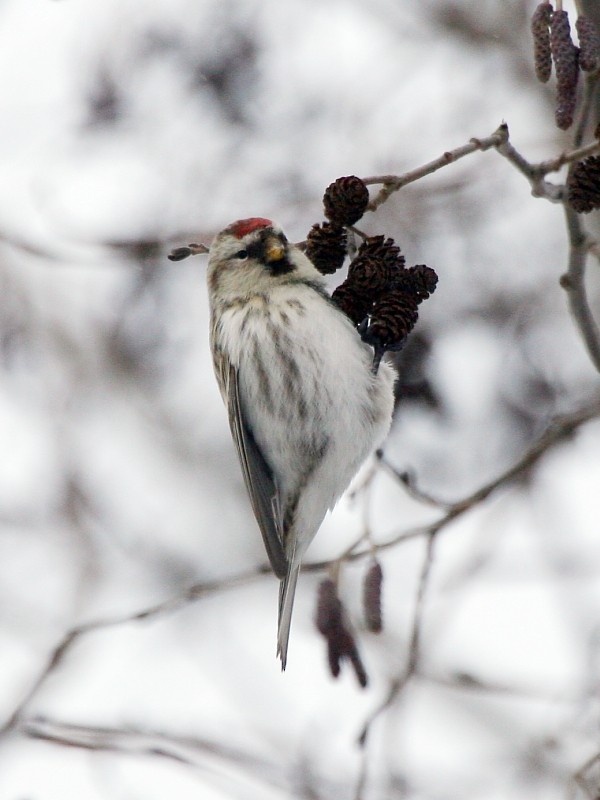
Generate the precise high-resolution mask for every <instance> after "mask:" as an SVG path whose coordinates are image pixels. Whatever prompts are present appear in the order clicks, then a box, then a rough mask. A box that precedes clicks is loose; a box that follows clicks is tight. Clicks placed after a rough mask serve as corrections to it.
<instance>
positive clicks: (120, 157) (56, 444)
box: [0, 0, 600, 800]
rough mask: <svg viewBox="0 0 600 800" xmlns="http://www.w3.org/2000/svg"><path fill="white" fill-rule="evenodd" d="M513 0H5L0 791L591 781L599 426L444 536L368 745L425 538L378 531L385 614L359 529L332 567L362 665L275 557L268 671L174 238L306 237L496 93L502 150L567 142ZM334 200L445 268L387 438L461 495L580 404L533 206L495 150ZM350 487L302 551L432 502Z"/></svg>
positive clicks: (571, 349) (221, 434)
mask: <svg viewBox="0 0 600 800" xmlns="http://www.w3.org/2000/svg"><path fill="white" fill-rule="evenodd" d="M565 7H566V8H568V9H569V11H570V13H572V14H573V13H574V8H573V7H571V6H570V5H568V4H566V6H565ZM531 11H532V5H531V4H529V3H524V2H520V1H517V0H515V1H514V2H513V1H511V0H504V2H481V1H480V2H471V1H470V0H463V2H460V1H458V0H457V2H441V0H428V1H427V2H423V0H405V2H402V3H398V2H394V0H362V1H361V2H358V0H337V2H336V1H335V0H288V2H285V3H281V2H278V1H277V0H263V2H259V1H258V0H256V1H255V2H253V1H252V0H242V1H241V2H240V1H239V0H237V2H236V0H196V2H193V1H192V0H146V2H144V3H140V2H139V1H136V0H118V2H117V0H82V2H78V3H77V2H74V0H60V1H56V2H52V0H4V2H3V3H2V4H1V6H0V76H1V77H0V84H1V90H0V108H1V110H2V121H3V122H2V125H1V126H0V286H1V289H0V369H1V381H0V452H1V454H2V456H1V458H0V653H1V658H0V717H1V720H2V726H3V727H2V736H1V737H0V800H109V799H110V800H112V799H113V798H118V799H120V798H123V799H124V798H127V799H128V800H137V798H139V799H140V800H142V799H143V800H164V798H167V797H169V798H171V797H173V798H175V797H176V798H178V800H187V798H190V800H191V798H198V797H201V798H203V800H213V799H214V800H225V799H226V798H227V799H229V798H265V799H266V800H270V799H271V798H273V800H278V799H279V798H289V797H292V798H314V799H315V800H316V799H318V800H329V799H330V798H331V800H333V798H336V800H340V799H345V798H348V800H351V798H355V797H362V798H364V800H384V798H432V799H433V798H435V799H436V800H455V799H456V800H458V799H459V798H460V799H461V800H462V799H463V798H481V797H485V798H487V800H495V798H498V800H500V798H502V799H503V800H511V799H512V798H524V797H527V798H528V799H529V800H530V799H531V798H538V797H539V798H544V800H553V799H554V798H576V797H584V796H585V795H584V794H583V793H582V792H581V789H580V788H577V785H576V783H575V782H574V780H573V775H574V774H575V773H576V772H577V770H579V769H580V768H581V767H582V766H583V765H584V764H585V762H586V760H587V759H590V758H592V757H593V756H594V755H595V754H596V753H597V752H598V751H599V750H600V693H599V681H598V669H599V666H600V580H599V578H600V549H599V548H598V534H599V532H600V531H599V528H598V524H599V523H598V521H599V518H600V491H599V489H600V422H598V421H597V420H596V421H591V422H589V423H588V424H586V425H582V426H581V427H580V428H579V429H578V430H577V432H576V433H575V434H574V436H573V437H570V438H568V439H566V440H565V441H564V442H562V443H561V444H559V445H557V446H556V447H553V448H551V449H550V450H549V451H548V453H547V454H546V455H545V456H544V457H543V458H542V459H540V461H539V462H538V463H537V464H536V465H535V466H534V467H533V468H532V469H531V470H527V471H524V472H523V474H521V476H520V480H519V481H518V482H516V483H510V484H507V485H506V486H504V487H503V488H501V489H500V490H499V491H498V492H497V493H495V494H493V495H492V496H491V497H490V498H489V499H488V500H487V501H485V502H482V503H480V504H477V505H476V506H475V507H474V508H473V510H471V511H470V512H468V513H465V514H463V515H462V516H460V517H459V518H457V520H456V521H455V522H454V523H453V524H452V525H449V526H448V527H447V528H445V529H444V530H443V531H442V532H441V533H440V534H439V537H438V538H437V540H436V549H435V557H434V559H433V564H432V569H431V574H430V580H429V584H428V587H427V592H426V598H425V604H424V606H423V609H422V620H421V626H420V629H421V658H420V661H419V664H418V667H417V669H416V673H415V674H414V675H413V676H412V678H411V679H410V681H409V682H408V683H407V685H406V687H405V688H404V690H403V691H401V692H400V693H399V695H398V697H397V700H396V701H395V702H394V703H393V704H392V705H391V706H390V707H389V708H388V709H386V710H385V711H384V712H383V713H381V714H380V715H379V716H378V717H377V719H376V720H375V721H374V722H373V724H372V725H371V727H370V729H369V730H370V733H369V737H368V742H367V746H366V748H364V749H361V748H360V747H359V746H358V745H357V737H358V735H359V734H360V731H361V730H362V728H363V726H364V724H365V722H366V721H367V720H368V718H369V716H370V715H371V714H372V713H373V711H374V710H375V709H376V708H377V707H378V705H379V704H380V703H381V702H382V700H383V699H384V698H385V696H386V695H387V693H388V691H389V687H390V685H391V683H392V682H393V681H394V680H396V679H398V678H399V677H401V676H402V674H403V671H404V669H405V666H406V659H407V652H408V649H409V640H410V636H411V624H412V619H413V613H414V607H415V597H416V589H417V585H418V580H419V574H420V571H421V568H422V564H423V556H424V548H425V538H424V537H422V536H414V537H411V538H408V539H406V540H405V541H403V542H401V543H399V544H397V545H396V546H394V547H390V548H388V549H386V550H385V551H382V553H381V562H382V565H383V568H384V573H385V582H384V613H385V623H386V626H385V630H384V632H383V633H382V634H381V635H379V636H375V635H373V634H369V633H367V632H365V631H364V630H363V623H362V621H361V619H362V618H361V610H360V602H359V595H360V585H361V581H362V578H363V577H364V572H365V569H366V566H367V561H365V560H364V559H363V560H358V561H356V562H353V563H352V564H349V565H346V566H345V567H344V569H343V571H342V578H341V589H340V590H341V592H342V597H343V599H344V602H345V604H346V606H347V608H348V611H349V613H350V615H351V618H352V621H353V623H354V625H355V628H356V631H357V640H358V642H359V646H360V649H361V652H362V655H363V658H364V661H365V665H366V668H367V671H368V674H369V686H368V688H367V689H366V690H364V691H362V690H360V688H359V687H358V685H357V682H356V680H355V678H354V676H353V675H352V673H351V671H350V670H346V671H345V672H343V673H342V676H341V678H340V679H339V680H338V681H334V680H333V679H332V678H331V677H330V676H329V674H328V670H327V663H326V658H325V650H324V643H323V641H322V640H321V638H320V637H319V634H318V633H317V631H316V630H315V628H314V623H313V618H314V606H315V596H316V588H317V585H318V582H319V580H321V579H322V577H323V576H324V575H325V572H324V571H322V570H321V571H318V570H315V571H311V572H307V573H306V574H304V575H303V576H302V577H301V581H300V588H299V592H298V597H297V603H296V609H295V617H294V624H293V628H292V637H291V645H290V655H289V662H288V669H287V671H286V673H285V674H284V675H282V674H280V672H279V669H278V664H277V662H276V660H275V627H276V605H277V581H275V580H274V579H273V578H272V577H271V576H270V575H268V574H267V573H266V571H264V570H261V568H262V567H264V565H265V561H266V559H265V555H264V553H263V549H262V540H261V537H260V534H259V533H258V529H257V527H256V524H255V522H254V520H253V518H252V515H251V512H250V509H249V504H248V501H247V499H246V496H245V492H244V487H243V483H242V478H241V473H240V471H239V468H238V464H237V461H236V456H235V453H234V448H233V445H232V444H231V441H230V436H229V431H228V427H227V420H226V415H225V411H224V409H223V407H222V404H221V400H220V397H219V395H218V391H217V388H216V383H215V380H214V378H213V374H212V368H211V365H210V360H209V351H208V313H207V296H206V289H205V286H204V270H205V259H204V258H203V257H196V258H191V259H188V260H187V261H184V262H180V263H176V264H174V263H171V262H169V261H168V260H167V258H166V255H167V253H168V252H169V250H170V249H171V248H172V247H174V246H176V245H180V244H184V243H186V242H188V241H204V242H209V241H210V238H211V237H212V235H214V233H215V232H217V231H218V230H220V229H221V228H222V227H224V226H225V225H226V224H228V223H229V222H231V221H232V220H234V219H236V218H239V217H246V216H266V217H269V218H273V219H276V220H278V221H279V222H280V223H281V224H282V225H283V227H284V228H285V230H286V232H287V233H288V235H289V236H290V238H292V239H294V240H301V239H303V238H304V237H305V235H306V232H307V231H308V229H309V227H310V225H311V224H313V223H314V222H317V221H320V220H321V219H322V207H321V196H322V193H323V190H324V188H325V186H327V184H329V183H330V182H331V181H332V180H334V179H335V178H336V177H338V176H340V175H345V174H356V175H362V176H366V175H376V174H382V173H390V172H391V173H396V174H399V173H402V172H405V171H407V170H411V169H414V168H416V167H418V166H420V165H421V164H423V163H424V162H427V161H429V160H431V159H433V158H435V157H437V156H439V155H440V154H441V153H442V152H444V151H445V150H449V149H452V148H454V147H457V146H459V145H462V144H465V143H466V142H468V141H469V139H470V138H471V137H474V136H477V137H484V136H489V135H490V134H491V133H492V132H493V131H494V130H495V129H496V128H497V126H498V125H499V123H500V122H501V121H502V120H505V121H506V122H507V123H508V124H509V127H510V132H511V137H512V141H513V143H514V144H515V146H517V147H518V149H519V150H520V151H521V152H522V153H523V154H524V155H525V156H526V157H527V158H529V159H530V160H532V161H537V160H542V159H545V158H550V157H552V156H555V155H558V153H560V152H561V150H563V149H565V148H568V147H569V142H570V139H569V134H562V133H559V132H558V131H557V130H556V128H555V127H554V125H553V111H552V89H551V87H550V88H548V87H543V86H541V85H540V84H537V83H536V81H535V78H534V76H533V68H532V58H531V52H530V49H531V48H530V35H529V22H528V17H529V15H530V13H531ZM553 179H557V178H556V177H554V178H553ZM587 222H588V223H589V225H590V228H591V229H593V225H594V224H595V223H594V220H589V221H587ZM361 225H362V227H363V228H364V229H365V230H367V231H368V232H369V233H373V234H375V233H384V234H385V235H386V236H393V237H394V238H395V239H396V240H397V241H398V243H399V244H400V245H401V247H402V250H403V252H404V253H405V254H406V257H407V262H408V263H409V264H414V263H426V264H428V265H429V266H432V267H434V268H435V269H436V270H437V272H438V274H439V277H440V282H439V287H438V290H437V291H436V293H435V295H434V296H433V298H432V299H431V300H429V301H427V302H426V303H424V305H423V306H422V312H421V317H420V321H419V323H418V327H417V329H416V331H415V333H414V334H413V336H412V341H411V346H410V347H409V348H407V350H406V351H405V353H403V356H402V362H401V363H402V369H403V376H404V379H403V382H402V385H401V392H400V397H399V403H398V409H397V414H396V418H395V423H394V426H393V430H392V433H391V435H390V437H389V440H388V442H387V444H386V447H385V456H386V459H387V460H388V461H389V462H390V463H391V464H393V465H394V466H395V467H396V468H397V469H398V470H411V472H413V473H414V475H415V476H416V482H417V484H418V486H419V487H420V489H421V490H423V491H424V492H427V493H429V494H431V495H433V496H434V497H436V498H440V500H441V501H446V502H453V501H456V500H460V499H461V498H463V497H466V496H468V495H469V494H470V493H471V492H473V491H475V490H476V489H477V488H478V487H480V486H482V485H484V484H485V483H486V482H488V481H492V480H494V479H495V478H496V477H497V476H499V475H501V474H502V473H503V472H504V471H505V470H506V469H508V468H509V467H510V466H511V464H513V463H515V462H516V461H518V460H519V458H520V457H521V456H522V455H523V453H524V452H526V451H527V450H528V448H530V447H531V445H532V443H533V442H534V441H535V440H536V439H537V438H538V437H539V436H540V435H541V433H542V431H543V430H544V429H545V428H546V426H547V425H548V423H549V421H550V419H551V418H552V417H553V416H554V415H556V414H568V413H570V412H572V411H573V410H574V409H577V408H579V407H581V406H583V405H584V404H585V403H587V402H589V401H590V400H592V399H593V398H594V397H596V398H597V390H598V376H597V374H596V373H595V371H594V368H593V366H592V364H591V362H590V361H589V359H588V357H587V354H586V352H585V349H584V346H583V344H582V342H581V340H580V337H579V334H578V332H577V330H576V328H575V326H574V324H573V322H572V320H571V318H570V316H569V313H568V310H567V304H566V298H565V296H564V292H563V290H562V289H561V288H560V287H559V284H558V279H559V277H560V275H561V274H562V273H563V272H564V270H565V268H566V260H567V252H568V246H567V237H566V233H565V227H564V221H563V211H562V208H561V206H560V205H551V204H550V203H548V202H546V201H544V200H539V199H538V200H536V199H534V198H532V197H531V194H530V188H529V186H528V184H527V182H526V181H525V180H524V179H523V177H522V176H520V175H519V174H517V172H516V171H515V170H514V169H512V167H511V166H510V164H508V163H507V162H506V161H505V160H503V159H502V158H501V157H500V156H498V155H497V154H496V153H495V152H494V151H489V152H487V153H476V154H474V155H472V156H470V157H468V158H466V159H464V160H462V161H460V162H458V163H456V164H454V165H452V166H450V167H448V168H446V169H444V170H441V171H439V172H437V173H436V174H435V175H433V176H430V177H427V178H425V179H423V180H421V181H418V182H417V183H414V184H411V185H409V186H407V187H406V188H405V189H403V190H402V191H400V192H399V193H397V194H395V195H394V196H393V197H392V198H391V199H390V200H389V201H388V203H387V204H386V205H384V206H383V207H382V208H381V209H380V210H379V211H378V212H377V213H376V214H369V215H367V216H366V217H365V219H364V220H363V222H362V223H361ZM596 266H597V265H596ZM591 278H592V279H594V278H595V282H594V280H592V294H591V301H592V303H593V304H594V307H595V308H596V310H597V311H600V303H599V302H598V289H599V286H600V282H599V281H598V280H597V275H596V276H594V275H592V276H591ZM337 280H339V279H337V278H334V279H333V280H332V286H333V285H335V282H336V281H337ZM594 292H595V293H594ZM365 475H367V476H368V475H369V472H368V468H367V470H366V472H365V473H364V474H363V476H362V477H363V478H364V477H365ZM358 485H359V491H357V492H356V493H355V495H353V496H352V497H351V498H349V497H347V498H345V499H343V500H342V501H341V502H340V504H339V506H338V507H337V508H336V510H335V511H334V513H333V514H332V515H331V516H330V517H329V518H328V519H327V520H326V521H325V523H324V525H323V527H322V529H321V532H320V534H319V536H318V537H317V539H316V540H315V542H314V544H313V546H312V547H311V550H310V552H309V557H308V560H309V561H312V562H318V561H321V560H325V559H332V558H335V557H336V556H338V555H339V554H340V553H341V552H343V550H344V549H345V548H346V547H348V546H349V545H350V544H351V543H352V542H353V541H354V540H355V539H356V537H357V536H358V535H360V533H361V531H362V530H363V529H364V527H365V526H368V528H369V530H370V531H371V533H372V536H373V539H374V541H375V542H376V543H383V542H386V541H389V540H391V539H393V538H394V537H396V536H398V535H400V534H402V533H403V532H405V531H410V530H412V529H413V528H414V527H415V526H416V525H421V524H425V523H428V522H430V521H432V520H434V519H436V518H437V517H438V516H440V513H443V509H442V510H441V511H440V508H435V507H432V506H430V505H427V504H424V503H422V502H420V501H418V500H416V499H414V498H413V497H411V496H410V494H409V493H408V492H407V491H406V488H405V487H403V486H402V485H401V483H399V482H398V481H397V480H395V479H394V478H393V477H392V476H391V475H390V472H389V471H387V470H385V469H382V468H380V469H377V470H376V472H375V473H374V475H371V480H370V481H369V482H367V485H366V488H362V489H361V488H360V477H359V479H358ZM194 586H201V587H204V590H205V591H201V590H196V594H197V595H198V596H194V597H193V596H192V595H193V593H194V590H193V589H192V587H194ZM82 626H83V627H82ZM86 626H89V627H86Z"/></svg>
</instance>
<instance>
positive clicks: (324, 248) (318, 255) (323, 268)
mask: <svg viewBox="0 0 600 800" xmlns="http://www.w3.org/2000/svg"><path fill="white" fill-rule="evenodd" d="M305 252H306V255H307V256H308V258H309V259H310V260H311V261H312V263H313V264H314V265H315V267H316V268H317V269H318V270H319V272H320V273H321V274H322V275H332V274H333V273H334V272H337V270H338V269H339V268H340V267H341V266H342V264H343V263H344V259H345V258H346V231H345V229H344V228H343V227H342V226H341V225H337V224H336V223H334V222H324V223H323V224H322V225H319V224H317V225H313V226H312V228H311V229H310V231H309V233H308V236H307V237H306V250H305Z"/></svg>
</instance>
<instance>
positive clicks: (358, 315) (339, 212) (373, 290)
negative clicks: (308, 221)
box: [306, 175, 438, 372]
mask: <svg viewBox="0 0 600 800" xmlns="http://www.w3.org/2000/svg"><path fill="white" fill-rule="evenodd" d="M368 205H369V190H368V189H367V187H366V185H365V184H364V182H363V181H362V180H361V179H360V178H357V177H356V176H355V175H347V176H345V177H342V178H338V179H337V180H335V181H334V182H333V183H332V184H330V185H329V186H328V187H327V189H326V190H325V194H324V196H323V206H324V210H325V216H326V217H327V219H328V221H327V222H323V223H318V224H316V225H313V226H312V228H311V230H310V232H309V234H308V236H307V239H306V255H307V256H308V257H309V258H310V260H311V261H312V262H313V264H314V265H315V267H316V268H317V269H318V270H319V271H320V272H321V273H323V274H324V275H326V274H332V273H334V272H336V271H337V270H338V269H340V267H341V266H342V265H343V263H344V260H345V258H346V253H347V236H348V228H349V227H351V226H353V225H354V224H355V223H356V222H358V220H359V219H360V218H361V217H362V216H363V214H364V213H365V211H366V210H367V207H368ZM437 280H438V279H437V275H436V273H435V272H434V270H432V269H431V268H430V267H427V266H425V265H424V264H418V265H416V266H414V267H410V268H408V269H407V268H406V267H405V259H404V256H403V255H402V254H401V253H400V248H399V247H398V246H397V245H396V244H395V243H394V240H393V239H389V238H387V239H386V238H385V237H384V236H368V237H365V238H364V240H363V242H362V244H361V245H360V247H359V248H358V252H357V253H356V255H355V257H354V258H353V260H352V261H351V263H350V266H349V268H348V277H347V278H346V280H345V281H344V282H343V283H342V284H341V285H340V286H338V287H337V289H336V290H335V291H334V292H333V295H332V299H333V300H334V302H335V303H337V305H338V306H339V307H340V308H341V309H342V311H344V313H345V314H346V315H347V316H348V317H349V318H350V319H351V320H352V322H353V323H354V324H355V325H356V326H357V328H358V331H359V333H360V335H361V337H362V339H363V341H365V342H366V343H367V344H369V345H371V347H373V350H374V358H373V370H374V371H375V372H376V371H377V369H378V367H379V363H380V361H381V358H382V356H383V354H384V353H385V352H386V351H387V350H400V349H401V348H402V346H403V345H404V343H405V341H406V337H407V336H408V334H409V333H410V331H411V330H412V329H413V327H414V325H415V323H416V321H417V317H418V312H417V307H418V305H419V303H421V302H422V301H423V300H425V299H427V298H428V297H429V295H430V294H432V293H433V291H434V290H435V287H436V284H437Z"/></svg>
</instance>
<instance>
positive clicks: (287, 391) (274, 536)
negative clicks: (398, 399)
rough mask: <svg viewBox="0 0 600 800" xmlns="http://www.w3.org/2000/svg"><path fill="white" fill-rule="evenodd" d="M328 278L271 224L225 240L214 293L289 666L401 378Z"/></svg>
mask: <svg viewBox="0 0 600 800" xmlns="http://www.w3.org/2000/svg"><path fill="white" fill-rule="evenodd" d="M323 283H324V281H323V278H322V276H321V274H320V273H319V272H318V271H317V270H316V269H315V267H314V266H313V265H312V263H311V262H310V261H309V260H308V258H307V257H306V256H305V255H304V254H303V253H302V252H301V251H300V250H299V249H298V248H296V247H295V246H293V245H291V244H289V243H288V242H287V239H286V238H285V236H284V234H283V233H282V231H281V229H280V228H279V227H278V226H276V225H274V224H273V223H271V222H270V221H268V220H264V219H256V218H253V219H250V220H241V221H239V222H237V223H233V225H231V226H229V227H228V228H226V229H225V230H224V231H222V232H221V233H220V234H219V235H218V236H217V237H216V238H215V240H214V242H213V244H212V246H211V248H210V255H209V265H208V285H209V295H210V304H211V314H212V325H211V341H212V347H213V354H214V359H215V371H216V374H217V378H218V380H219V385H220V388H221V392H222V394H223V398H224V400H225V403H226V405H227V407H228V410H229V421H230V426H231V430H232V435H233V438H234V441H235V443H236V446H237V449H238V454H239V457H240V462H241V465H242V470H243V473H244V478H245V481H246V486H247V488H248V492H249V495H250V499H251V502H252V506H253V510H254V513H255V515H256V518H257V521H258V523H259V526H260V528H261V532H262V534H263V538H264V541H265V545H266V549H267V553H268V555H269V558H270V560H271V564H272V566H273V569H274V571H275V572H276V574H277V575H278V577H280V578H281V579H282V584H281V593H280V606H279V626H278V647H277V650H278V654H279V656H280V658H281V663H282V668H283V669H285V665H286V660H287V648H288V638H289V630H290V621H291V615H292V607H293V602H294V593H295V588H296V582H297V579H298V573H299V569H300V565H301V561H302V558H303V556H304V554H305V552H306V549H307V548H308V546H309V544H310V542H311V541H312V539H313V538H314V536H315V534H316V532H317V530H318V528H319V526H320V524H321V522H322V521H323V517H324V516H325V514H326V513H327V510H328V509H331V508H332V507H333V506H334V504H335V503H336V501H337V500H338V499H339V497H340V496H341V494H342V493H343V492H344V490H345V489H346V487H347V486H348V484H349V483H350V481H351V480H352V478H353V476H354V475H355V474H356V472H357V470H358V469H359V467H360V465H361V464H362V462H363V461H364V460H365V459H366V458H367V456H368V455H369V454H370V453H371V452H372V451H373V450H374V449H375V448H376V447H377V446H379V444H381V442H382V441H383V439H384V438H385V436H386V434H387V432H388V430H389V426H390V422H391V417H392V410H393V384H394V378H395V374H394V371H393V370H392V368H391V367H390V366H389V365H388V364H387V363H382V364H381V365H380V367H379V370H378V372H377V374H376V375H375V374H373V371H372V369H371V366H372V361H373V354H372V351H371V349H370V348H369V347H368V346H366V345H365V344H364V343H363V342H362V341H361V339H360V336H359V335H358V333H357V331H356V330H355V328H354V326H353V324H352V322H351V321H350V320H349V319H348V318H347V317H346V315H345V314H343V313H342V312H341V311H340V310H339V309H338V308H337V307H336V306H335V305H334V304H333V303H332V301H331V300H330V299H329V297H328V296H327V295H326V293H325V291H324V288H323Z"/></svg>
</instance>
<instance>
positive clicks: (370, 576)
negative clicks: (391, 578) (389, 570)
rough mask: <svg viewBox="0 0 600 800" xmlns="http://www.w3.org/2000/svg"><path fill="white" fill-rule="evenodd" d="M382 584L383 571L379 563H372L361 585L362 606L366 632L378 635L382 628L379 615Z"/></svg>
mask: <svg viewBox="0 0 600 800" xmlns="http://www.w3.org/2000/svg"><path fill="white" fill-rule="evenodd" d="M382 584H383V570H382V569H381V564H380V563H379V561H374V562H373V563H372V564H371V566H370V567H369V569H368V570H367V574H366V575H365V582H364V584H363V606H364V610H365V623H366V626H367V630H369V631H372V632H373V633H380V632H381V630H382V628H383V618H382V614H381V586H382Z"/></svg>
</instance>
